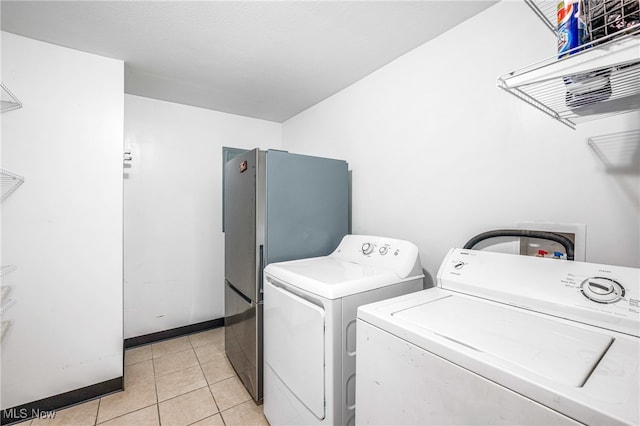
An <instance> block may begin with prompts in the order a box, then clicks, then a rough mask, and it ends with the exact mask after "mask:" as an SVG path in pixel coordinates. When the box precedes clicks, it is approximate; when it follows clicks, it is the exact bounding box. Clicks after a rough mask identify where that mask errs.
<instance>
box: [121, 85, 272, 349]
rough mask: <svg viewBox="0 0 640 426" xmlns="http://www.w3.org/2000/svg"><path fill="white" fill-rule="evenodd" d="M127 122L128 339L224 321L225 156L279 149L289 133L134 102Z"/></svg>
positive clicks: (265, 124)
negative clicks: (229, 150) (233, 151)
mask: <svg viewBox="0 0 640 426" xmlns="http://www.w3.org/2000/svg"><path fill="white" fill-rule="evenodd" d="M125 113H126V117H125V147H127V148H129V149H131V151H132V155H133V160H132V162H131V167H130V168H127V169H126V172H127V173H126V176H125V186H124V187H125V204H124V209H125V210H124V211H125V228H124V235H125V263H124V268H125V275H124V276H125V298H124V303H125V337H126V338H128V337H136V336H141V335H144V334H149V333H153V332H157V331H162V330H167V329H171V328H175V327H180V326H184V325H190V324H194V323H198V322H202V321H207V320H211V319H216V318H222V317H223V316H224V253H223V250H224V234H223V233H222V147H223V146H227V147H234V148H246V149H252V148H257V147H260V148H264V149H266V148H276V149H278V148H280V146H281V126H280V124H279V123H274V122H269V121H264V120H257V119H253V118H247V117H240V116H237V115H232V114H226V113H221V112H216V111H211V110H206V109H202V108H195V107H191V106H186V105H179V104H175V103H170V102H164V101H157V100H153V99H149V98H143V97H138V96H129V95H126V96H125Z"/></svg>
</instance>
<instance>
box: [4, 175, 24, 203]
mask: <svg viewBox="0 0 640 426" xmlns="http://www.w3.org/2000/svg"><path fill="white" fill-rule="evenodd" d="M0 181H1V182H2V197H1V198H0V201H4V200H5V199H6V198H7V197H8V196H9V195H11V194H12V193H13V192H14V191H15V190H16V189H18V187H19V186H20V185H22V183H23V182H24V178H23V177H22V176H18V175H16V174H14V173H11V172H9V171H7V170H4V169H0Z"/></svg>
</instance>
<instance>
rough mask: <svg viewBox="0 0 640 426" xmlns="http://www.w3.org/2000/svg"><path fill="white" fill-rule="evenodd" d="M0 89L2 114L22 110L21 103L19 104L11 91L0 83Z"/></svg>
mask: <svg viewBox="0 0 640 426" xmlns="http://www.w3.org/2000/svg"><path fill="white" fill-rule="evenodd" d="M0 88H1V90H0V92H1V95H0V104H1V105H2V112H6V111H11V110H13V109H18V108H22V102H20V100H18V98H17V97H16V96H15V95H14V94H13V93H11V90H9V89H8V88H7V86H5V85H4V83H0Z"/></svg>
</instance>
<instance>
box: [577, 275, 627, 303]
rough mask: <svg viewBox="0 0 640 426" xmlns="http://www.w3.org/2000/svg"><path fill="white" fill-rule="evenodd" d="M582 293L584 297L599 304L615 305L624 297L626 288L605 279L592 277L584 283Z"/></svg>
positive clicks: (581, 286) (609, 279) (581, 288)
mask: <svg viewBox="0 0 640 426" xmlns="http://www.w3.org/2000/svg"><path fill="white" fill-rule="evenodd" d="M580 291H582V294H583V295H584V297H586V298H587V299H589V300H592V301H594V302H597V303H615V302H617V301H618V300H620V299H621V298H622V297H623V296H624V287H622V285H621V284H620V283H619V282H617V281H615V280H612V279H611V278H604V277H590V278H587V279H586V280H584V281H582V284H580Z"/></svg>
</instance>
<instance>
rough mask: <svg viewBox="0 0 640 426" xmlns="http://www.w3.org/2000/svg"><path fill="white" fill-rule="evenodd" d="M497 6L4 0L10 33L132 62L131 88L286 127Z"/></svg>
mask: <svg viewBox="0 0 640 426" xmlns="http://www.w3.org/2000/svg"><path fill="white" fill-rule="evenodd" d="M494 3H496V2H495V1H480V0H476V1H79V0H77V1H5V0H2V2H1V3H0V8H1V9H0V13H1V25H2V30H3V31H8V32H11V33H15V34H19V35H23V36H26V37H30V38H33V39H37V40H42V41H46V42H50V43H54V44H58V45H61V46H66V47H71V48H73V49H78V50H82V51H86V52H91V53H96V54H99V55H103V56H107V57H112V58H117V59H122V60H124V61H125V92H126V93H129V94H135V95H140V96H146V97H150V98H155V99H162V100H168V101H172V102H178V103H183V104H187V105H194V106H199V107H203V108H209V109H213V110H217V111H223V112H229V113H233V114H239V115H244V116H248V117H255V118H261V119H265V120H271V121H276V122H282V121H284V120H286V119H288V118H290V117H292V116H294V115H296V114H297V113H299V112H301V111H303V110H305V109H306V108H309V107H310V106H312V105H314V104H316V103H318V102H320V101H322V100H323V99H325V98H327V97H329V96H331V95H332V94H334V93H336V92H338V91H340V90H341V89H343V88H345V87H347V86H349V85H350V84H352V83H354V82H356V81H357V80H359V79H361V78H363V77H364V76H366V75H367V74H369V73H371V72H373V71H375V70H376V69H378V68H380V67H381V66H383V65H385V64H387V63H389V62H391V61H392V60H394V59H395V58H397V57H399V56H401V55H402V54H404V53H406V52H408V51H410V50H412V49H414V48H416V47H418V46H419V45H421V44H423V43H425V42H427V41H429V40H431V39H432V38H434V37H437V36H438V35H439V34H441V33H443V32H445V31H447V30H448V29H450V28H452V27H454V26H455V25H457V24H459V23H460V22H462V21H464V20H466V19H468V18H469V17H471V16H473V15H475V14H477V13H479V12H481V11H482V10H484V9H486V8H487V7H489V6H491V5H492V4H494Z"/></svg>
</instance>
